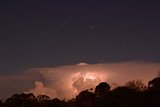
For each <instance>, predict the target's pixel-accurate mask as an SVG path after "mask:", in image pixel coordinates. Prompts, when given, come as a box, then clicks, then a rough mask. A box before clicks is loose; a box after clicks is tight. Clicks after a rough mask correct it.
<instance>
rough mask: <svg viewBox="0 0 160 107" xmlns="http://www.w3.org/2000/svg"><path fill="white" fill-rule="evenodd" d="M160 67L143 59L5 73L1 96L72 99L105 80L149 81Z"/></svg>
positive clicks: (110, 81) (115, 81)
mask: <svg viewBox="0 0 160 107" xmlns="http://www.w3.org/2000/svg"><path fill="white" fill-rule="evenodd" d="M159 70H160V64H158V63H149V62H141V61H134V62H118V63H99V64H86V63H79V64H77V65H66V66H58V67H46V68H45V67H44V68H32V69H29V70H27V71H26V72H23V73H21V74H15V75H1V76H0V86H1V88H0V95H1V99H2V98H6V97H9V96H11V95H12V94H14V93H20V92H25V93H30V92H32V93H34V94H35V95H36V96H37V95H39V94H45V95H48V96H49V97H51V98H55V97H57V98H60V99H64V98H66V99H71V98H73V97H75V96H76V95H77V94H78V93H79V92H80V91H82V90H85V89H91V88H93V89H94V88H95V86H96V85H97V84H99V83H100V82H102V81H106V82H108V83H109V84H110V85H112V84H117V85H123V84H125V83H126V82H127V81H129V80H135V79H141V80H142V81H143V82H144V83H145V84H147V83H148V81H149V80H151V79H153V78H154V77H156V75H157V72H158V71H159Z"/></svg>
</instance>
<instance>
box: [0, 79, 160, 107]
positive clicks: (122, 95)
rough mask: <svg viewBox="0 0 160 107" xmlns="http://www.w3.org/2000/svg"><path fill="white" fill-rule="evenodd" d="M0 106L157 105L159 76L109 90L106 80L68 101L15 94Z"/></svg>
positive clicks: (159, 106) (132, 106)
mask: <svg viewBox="0 0 160 107" xmlns="http://www.w3.org/2000/svg"><path fill="white" fill-rule="evenodd" d="M0 107H160V77H156V78H154V79H153V80H151V81H149V82H148V86H145V85H144V84H143V83H142V81H141V80H133V81H129V82H128V83H126V85H125V86H119V87H116V88H114V89H112V90H110V86H109V85H108V84H107V83H106V82H102V83H100V84H99V85H97V86H96V88H95V91H94V92H92V91H91V90H84V91H82V92H80V93H79V95H77V96H76V98H74V99H71V100H59V99H58V98H55V99H50V98H49V97H48V96H46V95H39V96H37V97H35V96H34V95H33V94H32V93H30V94H24V93H22V94H15V95H13V96H12V97H10V98H8V99H6V101H5V102H2V101H1V100H0Z"/></svg>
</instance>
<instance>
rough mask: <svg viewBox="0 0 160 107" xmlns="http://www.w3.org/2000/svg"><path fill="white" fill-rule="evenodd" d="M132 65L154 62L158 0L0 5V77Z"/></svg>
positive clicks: (38, 0)
mask: <svg viewBox="0 0 160 107" xmlns="http://www.w3.org/2000/svg"><path fill="white" fill-rule="evenodd" d="M135 60H138V61H139V60H141V61H147V62H160V1H158V0H156V1H154V0H145V1H140V0H127V1H124V0H119V1H114V0H1V1H0V74H10V73H16V72H21V71H23V70H26V69H30V68H34V67H49V66H61V65H69V64H77V63H79V62H87V63H107V62H121V61H135Z"/></svg>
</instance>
